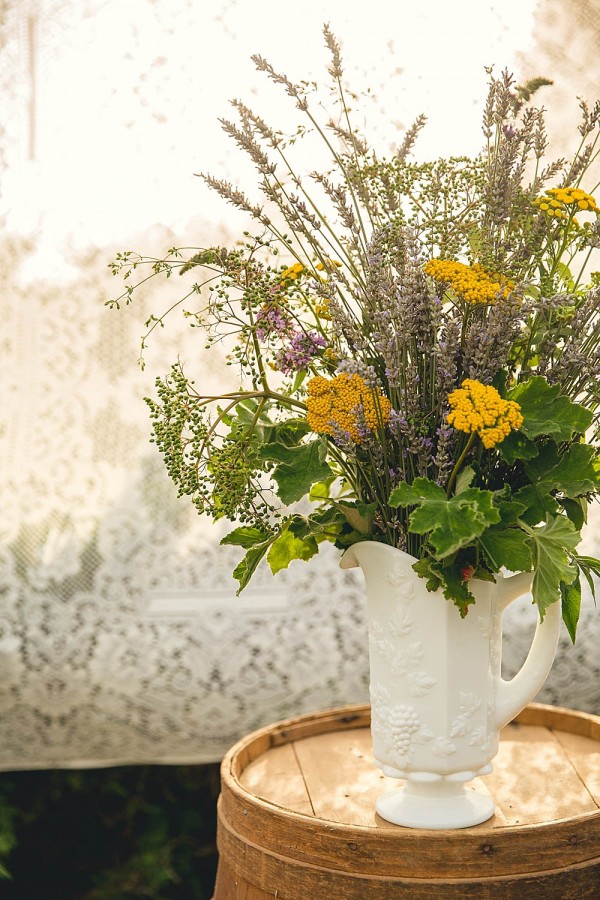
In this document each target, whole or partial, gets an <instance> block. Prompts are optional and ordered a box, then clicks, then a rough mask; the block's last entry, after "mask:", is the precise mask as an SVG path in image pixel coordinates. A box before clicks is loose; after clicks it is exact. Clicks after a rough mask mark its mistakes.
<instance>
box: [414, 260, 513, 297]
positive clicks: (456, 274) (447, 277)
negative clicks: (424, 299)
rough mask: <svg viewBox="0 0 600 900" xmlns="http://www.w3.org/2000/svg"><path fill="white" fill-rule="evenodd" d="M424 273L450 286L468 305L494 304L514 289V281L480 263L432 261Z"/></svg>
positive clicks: (425, 267)
mask: <svg viewBox="0 0 600 900" xmlns="http://www.w3.org/2000/svg"><path fill="white" fill-rule="evenodd" d="M423 271H424V272H425V274H426V275H429V276H430V278H433V280H434V281H437V282H440V283H441V284H449V285H450V287H451V288H452V290H453V291H454V293H455V294H456V296H457V297H458V298H459V299H460V300H465V301H466V302H467V303H493V302H494V301H495V300H497V299H498V296H501V297H506V296H507V295H508V294H509V293H510V291H511V290H512V289H513V287H514V284H513V282H512V281H508V279H506V278H504V277H503V276H502V275H498V274H494V273H491V272H487V271H486V270H485V269H484V268H483V266H481V265H479V263H474V264H473V265H472V266H467V265H465V264H464V263H460V262H456V261H455V260H453V259H430V260H429V262H427V263H425V265H424V266H423Z"/></svg>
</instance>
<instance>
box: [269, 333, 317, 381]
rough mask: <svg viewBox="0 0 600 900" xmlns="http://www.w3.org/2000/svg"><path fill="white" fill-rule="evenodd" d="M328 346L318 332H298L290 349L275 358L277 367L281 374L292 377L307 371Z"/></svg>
mask: <svg viewBox="0 0 600 900" xmlns="http://www.w3.org/2000/svg"><path fill="white" fill-rule="evenodd" d="M326 345H327V342H326V341H325V338H324V337H323V336H322V335H320V334H317V332H316V331H309V332H304V331H297V332H296V333H295V334H294V336H293V337H292V340H291V342H290V344H289V346H288V347H284V348H283V350H280V351H279V353H277V355H276V356H275V365H276V366H277V368H278V369H279V371H280V372H284V373H285V374H286V375H291V373H292V372H300V371H301V370H302V369H306V368H307V367H308V366H309V365H310V363H311V361H312V360H313V359H314V358H315V356H318V355H319V352H320V351H321V350H323V349H324V348H325V347H326Z"/></svg>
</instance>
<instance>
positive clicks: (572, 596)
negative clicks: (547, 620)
mask: <svg viewBox="0 0 600 900" xmlns="http://www.w3.org/2000/svg"><path fill="white" fill-rule="evenodd" d="M560 594H561V599H562V617H563V622H564V623H565V625H566V627H567V631H568V632H569V637H570V638H571V641H572V643H573V644H574V643H575V638H576V636H577V623H578V622H579V614H580V612H581V581H580V580H579V573H578V574H577V577H576V578H575V580H574V581H572V582H571V584H565V583H564V582H563V581H561V583H560Z"/></svg>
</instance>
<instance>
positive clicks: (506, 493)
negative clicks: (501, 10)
mask: <svg viewBox="0 0 600 900" xmlns="http://www.w3.org/2000/svg"><path fill="white" fill-rule="evenodd" d="M324 34H325V40H326V43H327V46H328V48H329V51H330V54H331V64H330V67H329V70H328V71H329V75H330V77H331V80H332V83H333V87H334V89H335V92H336V95H335V100H334V102H333V107H332V109H333V115H332V118H331V119H330V120H329V121H328V122H326V123H325V124H321V123H320V121H319V119H318V116H317V115H316V114H315V112H314V111H313V107H312V105H311V90H312V89H311V87H310V86H309V85H307V84H306V83H302V84H294V83H292V82H291V81H290V80H289V79H288V78H287V77H286V76H285V75H283V74H280V73H279V72H277V71H275V69H274V68H273V67H272V66H271V65H270V64H269V63H268V62H266V61H265V60H264V59H263V58H262V57H260V56H255V57H253V60H254V62H255V64H256V66H257V68H258V69H259V70H260V71H262V72H264V73H265V74H266V76H267V77H268V78H270V79H271V80H272V81H274V82H275V83H276V84H278V85H280V86H281V87H282V88H283V89H284V90H285V91H286V92H287V94H288V95H289V96H290V98H291V99H292V100H293V101H294V103H295V106H296V107H297V109H298V111H299V113H300V115H301V116H302V117H303V119H304V123H305V124H302V125H301V126H300V127H299V128H298V130H297V132H295V133H294V134H293V135H292V136H291V137H290V138H286V137H285V136H283V135H282V134H281V133H280V132H279V131H276V130H274V129H272V128H271V127H270V126H269V125H268V124H267V123H266V122H264V121H263V120H262V119H261V118H260V117H259V116H258V115H256V114H255V113H254V112H252V110H250V109H249V108H248V107H247V106H246V105H244V104H243V103H241V102H239V101H234V102H233V107H234V109H235V112H236V114H237V121H236V122H231V121H226V120H224V121H223V122H222V125H223V128H224V129H225V131H226V132H227V134H228V135H230V136H231V138H232V139H233V140H234V141H235V142H236V143H237V144H238V146H239V147H240V148H241V150H242V151H244V152H245V153H247V154H248V155H249V156H250V158H251V160H252V161H253V163H254V164H255V166H256V169H257V172H258V180H259V188H260V191H261V192H262V195H263V196H264V200H265V202H264V205H259V204H258V203H255V202H253V201H252V200H251V199H248V197H247V196H246V194H245V193H243V192H242V191H241V190H240V189H239V188H238V187H236V186H233V185H231V184H229V183H227V182H225V181H222V180H218V179H216V178H214V177H212V176H203V177H204V180H205V181H206V182H207V184H208V185H210V187H211V188H214V189H215V190H216V191H217V192H218V193H219V194H220V195H221V196H222V197H223V198H224V199H225V200H226V201H229V202H230V203H233V204H234V205H235V206H236V207H238V208H239V209H240V210H241V211H243V213H244V214H246V215H249V216H250V217H251V219H252V220H253V221H254V222H255V223H256V229H255V233H251V232H249V231H245V232H244V234H243V237H242V239H241V240H240V241H239V242H238V243H236V244H235V246H233V247H230V248H225V247H218V246H215V247H207V248H203V249H202V248H197V249H196V248H195V249H194V250H193V251H191V252H187V253H184V252H183V251H181V250H179V249H175V248H173V249H171V250H170V251H169V252H168V254H167V255H166V256H165V257H164V258H162V259H155V258H149V257H145V256H141V255H138V254H136V253H133V252H125V253H122V254H119V255H118V257H117V259H116V261H115V262H114V263H112V268H113V271H114V272H115V273H117V272H120V273H122V274H124V277H125V279H126V282H127V284H126V290H125V292H124V293H123V294H122V295H121V297H119V298H118V299H116V300H111V301H109V305H111V306H116V307H118V306H119V305H120V303H121V302H122V301H123V300H125V301H126V302H127V303H129V302H130V300H131V298H132V295H133V292H134V291H135V290H136V288H137V287H138V285H137V284H135V283H133V281H132V279H133V278H134V273H136V272H137V271H138V270H140V269H142V268H143V267H149V269H150V273H149V274H150V275H157V276H160V275H166V276H167V277H168V276H170V275H171V274H172V273H174V272H176V271H178V272H179V274H180V275H181V276H184V277H186V276H187V277H188V278H191V279H192V284H191V287H190V288H189V289H188V291H187V292H186V298H189V297H190V296H192V297H197V298H198V300H199V306H200V308H199V309H193V310H186V312H185V315H186V316H188V317H189V319H190V320H191V324H193V325H194V326H196V327H199V328H200V329H201V330H202V331H203V332H204V334H205V336H206V338H207V342H208V346H211V345H213V344H215V343H219V342H223V343H224V344H225V345H226V346H227V348H228V363H229V364H230V365H233V366H236V367H237V369H238V371H239V381H240V388H239V390H236V391H233V392H230V393H223V394H221V395H219V396H214V395H209V396H206V395H203V394H202V393H201V392H198V390H197V388H196V386H195V384H194V382H193V381H192V380H190V379H188V377H187V374H186V373H184V370H183V367H182V365H181V364H180V363H177V364H176V365H174V366H173V368H172V371H171V372H170V374H169V375H168V376H167V377H165V378H164V379H159V380H158V381H157V394H158V397H157V399H148V400H147V402H148V404H149V406H150V409H151V416H152V420H153V429H154V441H155V442H156V444H157V445H158V448H159V450H160V451H161V453H162V454H163V456H164V459H165V463H166V466H167V470H168V472H169V475H170V476H171V478H172V479H173V481H174V482H175V483H176V485H177V486H178V489H179V494H185V495H188V496H189V497H190V498H191V500H192V501H193V503H194V504H195V505H196V507H197V509H198V511H199V512H200V513H203V514H208V515H209V516H212V517H213V518H214V519H220V518H226V519H229V520H231V521H232V522H233V523H234V524H235V525H236V527H235V528H234V529H233V530H232V531H231V533H229V534H228V535H227V536H226V537H225V538H224V539H223V543H225V544H235V545H239V546H240V547H242V548H243V549H244V550H245V556H244V558H243V559H242V561H241V562H240V563H239V565H238V566H237V568H236V570H235V577H236V578H237V579H238V580H239V583H240V589H242V588H244V587H245V586H246V585H247V584H248V582H249V580H250V578H251V577H252V575H253V573H254V571H255V570H256V567H257V566H258V564H259V562H260V561H261V560H262V559H263V557H266V560H267V562H268V564H269V565H270V567H271V569H272V571H273V572H274V573H275V572H277V571H279V570H280V569H283V568H285V567H287V566H288V565H289V563H290V562H291V561H292V560H294V559H302V560H308V559H310V558H311V557H312V556H314V554H316V553H317V552H318V549H319V544H320V543H321V542H323V541H331V542H333V543H334V544H335V546H336V547H339V548H340V549H342V550H345V549H346V548H348V547H350V546H351V545H353V544H355V543H356V542H360V541H367V540H368V541H376V542H381V543H384V544H389V545H391V546H392V547H396V548H400V549H401V550H404V551H406V552H407V553H409V554H410V555H412V556H413V557H414V558H415V560H416V562H415V564H414V569H415V571H416V572H417V573H418V574H419V576H421V577H422V578H424V579H426V583H427V587H428V589H429V590H435V589H438V588H441V589H442V591H443V593H444V595H445V596H446V598H447V599H448V600H449V601H451V602H452V603H454V604H456V606H457V607H458V609H459V610H460V614H461V616H465V615H466V613H467V611H468V609H469V606H470V605H471V604H472V603H473V594H472V591H471V589H470V585H471V581H472V579H473V578H477V579H483V580H490V581H493V580H494V578H495V576H496V574H497V573H498V572H499V571H500V570H501V569H502V568H507V569H509V570H512V571H522V572H531V573H532V574H533V582H532V593H533V600H534V602H535V603H536V604H537V606H538V609H539V612H540V616H541V617H542V618H543V616H544V614H545V611H546V610H547V608H548V607H549V606H550V605H551V604H553V603H557V602H559V600H560V601H561V602H562V610H563V617H564V620H565V622H566V625H567V628H568V629H569V633H570V634H571V637H572V638H573V640H574V639H575V632H576V626H577V619H578V614H579V606H580V598H581V576H583V578H584V579H585V580H586V581H587V582H588V583H589V585H590V587H591V588H592V590H593V589H594V583H593V578H592V576H593V574H594V573H596V574H598V573H599V572H600V562H599V561H598V560H596V559H593V558H590V557H587V556H581V555H579V554H578V553H577V550H576V548H577V545H578V544H579V541H580V532H581V528H582V526H583V525H584V523H585V521H586V511H587V507H588V504H589V503H590V502H591V501H592V499H593V498H595V497H597V495H598V491H599V489H600V460H599V452H598V445H597V438H598V422H599V415H600V413H599V411H598V405H599V401H600V389H599V376H600V346H599V335H600V316H599V311H598V309H599V300H600V276H599V274H598V273H595V272H591V273H589V274H587V272H588V269H589V267H590V265H589V264H590V259H591V256H592V253H593V250H594V249H595V248H598V247H599V246H600V218H599V217H598V212H599V210H598V207H597V206H596V202H595V200H594V197H593V196H592V195H591V193H589V192H588V190H589V189H590V188H589V185H586V187H585V188H584V187H583V186H582V185H583V184H585V178H586V173H587V172H588V170H589V168H590V165H591V164H592V163H593V162H594V161H595V159H596V157H597V156H598V152H599V147H598V134H599V131H598V129H599V125H600V121H599V120H600V104H598V103H596V105H595V106H594V108H593V109H591V110H590V109H589V107H588V106H587V105H586V103H585V102H583V101H581V102H580V106H581V111H582V120H581V125H580V127H579V141H578V146H577V148H576V150H575V154H574V157H573V159H572V160H570V161H565V160H557V161H554V162H550V163H547V162H545V161H544V152H545V148H546V144H547V138H546V133H545V127H544V116H543V111H542V110H541V109H539V108H536V107H535V106H533V105H532V96H533V94H534V92H535V91H537V90H538V89H539V88H540V87H542V86H543V85H547V84H550V82H548V81H546V80H544V79H537V80H535V81H532V82H530V83H528V84H526V85H524V86H518V85H516V84H515V83H514V80H513V78H512V77H511V76H510V75H509V74H508V73H506V72H504V73H503V74H502V75H501V76H500V77H496V76H495V75H494V74H493V71H492V70H491V69H490V70H488V76H489V89H488V94H487V100H486V102H485V106H484V111H483V135H484V138H485V141H484V145H483V149H482V151H481V153H479V154H478V155H477V156H475V157H473V158H467V157H453V158H449V159H437V160H435V161H433V162H425V163H423V162H416V161H413V160H412V159H411V151H412V148H413V145H414V143H415V140H416V139H417V137H418V134H419V131H420V130H421V129H422V127H423V126H424V124H425V118H424V117H423V116H421V117H419V118H418V119H417V120H416V122H415V123H414V125H413V126H412V127H411V128H410V129H409V130H408V131H407V133H406V135H405V136H404V139H403V141H402V143H401V146H400V147H399V149H398V150H397V151H396V152H395V153H394V154H393V156H391V157H389V158H381V157H379V156H378V155H377V154H376V153H375V151H374V150H373V149H372V148H371V147H370V146H369V145H368V144H367V142H366V141H365V140H364V139H363V138H362V137H361V135H360V134H359V133H358V132H357V130H356V129H355V128H354V127H353V125H352V123H351V118H350V111H349V108H348V104H347V92H346V90H345V88H344V85H343V77H342V62H341V56H340V49H339V45H338V43H337V41H336V39H335V37H334V36H333V34H332V33H331V31H330V30H329V28H328V27H325V28H324ZM315 136H316V137H317V138H318V139H319V140H321V141H322V142H323V144H324V147H325V148H326V150H327V152H328V155H329V162H330V165H329V167H328V168H327V169H326V170H325V171H322V172H311V173H308V174H307V173H302V172H300V171H298V169H297V168H296V165H295V163H294V161H293V158H292V155H293V152H294V151H297V149H298V147H297V145H299V144H303V142H306V141H308V140H309V139H310V138H311V137H312V138H314V137H315ZM307 182H308V183H309V184H308V186H307ZM280 260H283V261H282V262H280ZM199 273H201V277H198V274H199ZM145 280H146V278H144V279H143V281H145ZM186 298H184V299H182V301H181V302H182V303H183V302H184V300H185V299H186ZM163 318H164V317H160V318H158V317H154V316H152V317H151V318H150V319H149V320H148V322H147V323H146V324H147V326H148V332H147V334H146V336H145V337H144V339H143V341H142V345H143V346H144V345H145V343H146V340H147V337H148V334H149V333H150V332H152V331H153V329H154V328H155V327H156V326H157V325H159V324H160V325H162V324H163ZM298 501H304V503H303V504H301V505H300V507H298V506H297V502H298Z"/></svg>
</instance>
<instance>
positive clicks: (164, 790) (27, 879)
mask: <svg viewBox="0 0 600 900" xmlns="http://www.w3.org/2000/svg"><path fill="white" fill-rule="evenodd" d="M218 785H219V780H218V766H217V765H216V764H214V765H208V766H129V767H118V768H111V769H90V770H78V771H39V772H38V771H34V772H5V773H2V774H1V775H0V865H1V866H2V872H3V878H4V879H5V880H4V881H3V883H2V889H1V890H0V895H1V896H2V898H3V900H25V898H26V900H49V898H52V900H55V898H56V900H58V898H60V900H137V898H143V897H151V898H154V900H159V898H164V900H210V897H211V896H212V889H213V885H214V878H215V871H216V861H217V854H216V846H215V819H216V816H215V805H216V798H217V794H218Z"/></svg>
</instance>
